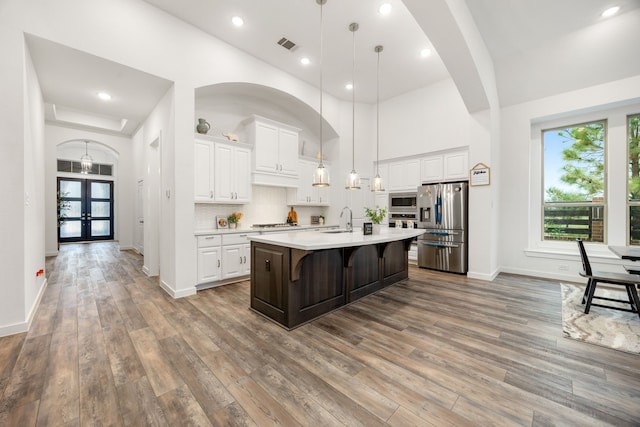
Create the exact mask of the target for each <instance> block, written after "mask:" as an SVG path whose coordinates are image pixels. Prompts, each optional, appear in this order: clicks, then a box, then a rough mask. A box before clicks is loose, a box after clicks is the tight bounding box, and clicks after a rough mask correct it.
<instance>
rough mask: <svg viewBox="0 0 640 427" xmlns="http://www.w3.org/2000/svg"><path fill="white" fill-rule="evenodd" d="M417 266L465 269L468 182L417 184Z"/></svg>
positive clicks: (464, 271) (455, 269)
mask: <svg viewBox="0 0 640 427" xmlns="http://www.w3.org/2000/svg"><path fill="white" fill-rule="evenodd" d="M417 204H418V209H417V210H418V228H424V229H426V230H427V231H426V232H425V233H424V234H422V235H421V236H419V237H418V266H419V267H423V268H430V269H433V270H441V271H449V272H453V273H463V274H464V273H466V272H467V271H468V250H469V248H468V244H467V236H468V220H467V218H468V184H467V183H466V182H453V183H444V184H428V185H422V186H420V187H418V194H417Z"/></svg>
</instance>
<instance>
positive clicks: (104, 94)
mask: <svg viewBox="0 0 640 427" xmlns="http://www.w3.org/2000/svg"><path fill="white" fill-rule="evenodd" d="M98 98H100V99H102V100H103V101H109V100H110V99H111V95H109V94H108V93H107V92H99V93H98Z"/></svg>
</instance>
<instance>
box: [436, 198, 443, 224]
mask: <svg viewBox="0 0 640 427" xmlns="http://www.w3.org/2000/svg"><path fill="white" fill-rule="evenodd" d="M436 224H442V194H440V190H438V195H437V196H436Z"/></svg>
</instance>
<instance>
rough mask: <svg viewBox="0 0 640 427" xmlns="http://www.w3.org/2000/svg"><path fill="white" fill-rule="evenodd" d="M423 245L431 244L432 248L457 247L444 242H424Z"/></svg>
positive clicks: (457, 246)
mask: <svg viewBox="0 0 640 427" xmlns="http://www.w3.org/2000/svg"><path fill="white" fill-rule="evenodd" d="M423 244H424V245H425V246H433V247H434V248H459V247H460V246H459V245H447V244H445V243H433V242H424V243H423Z"/></svg>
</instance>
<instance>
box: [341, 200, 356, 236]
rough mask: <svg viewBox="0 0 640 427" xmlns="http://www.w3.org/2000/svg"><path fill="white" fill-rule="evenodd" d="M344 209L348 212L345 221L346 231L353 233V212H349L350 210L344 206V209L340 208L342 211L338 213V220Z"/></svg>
mask: <svg viewBox="0 0 640 427" xmlns="http://www.w3.org/2000/svg"><path fill="white" fill-rule="evenodd" d="M345 209H346V210H348V211H349V219H348V220H347V231H350V232H353V212H351V208H349V206H345V207H344V208H342V211H341V212H340V218H342V214H344V210H345Z"/></svg>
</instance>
